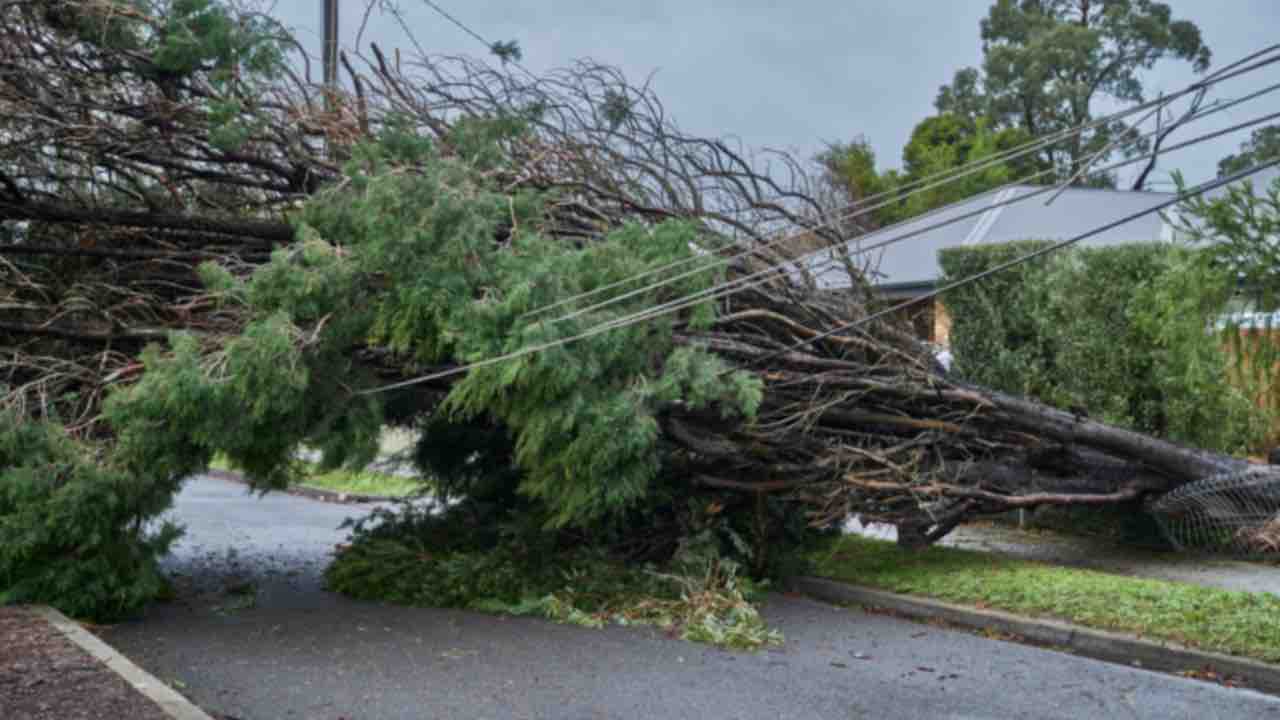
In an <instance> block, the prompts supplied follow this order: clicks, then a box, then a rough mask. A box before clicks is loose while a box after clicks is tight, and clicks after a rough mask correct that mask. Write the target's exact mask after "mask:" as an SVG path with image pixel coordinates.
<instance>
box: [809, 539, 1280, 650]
mask: <svg viewBox="0 0 1280 720" xmlns="http://www.w3.org/2000/svg"><path fill="white" fill-rule="evenodd" d="M813 560H814V563H815V565H816V571H817V572H816V574H818V575H820V576H822V577H827V578H831V579H833V580H843V581H845V582H850V583H856V584H858V585H862V586H865V587H872V588H879V589H881V590H888V591H891V592H897V593H903V594H908V595H923V596H926V597H931V598H936V599H939V600H945V601H948V602H953V603H957V604H963V605H973V606H976V607H980V608H989V609H993V610H1004V611H1006V612H1011V613H1017V614H1020V615H1031V616H1042V617H1052V618H1056V619H1059V620H1066V621H1068V622H1072V623H1076V624H1079V625H1083V626H1086V627H1092V628H1098V629H1102V630H1114V631H1119V632H1126V633H1131V634H1134V635H1139V636H1143V637H1147V638H1152V639H1161V640H1171V641H1174V642H1177V643H1180V644H1182V645H1186V646H1189V647H1196V648H1200V649H1203V650H1209V651H1213V652H1221V653H1227V654H1230V655H1239V656H1243V657H1249V658H1254V659H1256V660H1262V661H1264V662H1271V663H1280V598H1277V597H1275V596H1274V595H1270V594H1267V593H1248V592H1238V591H1232V590H1220V589H1217V588H1206V587H1201V586H1199V585H1188V584H1184V583H1175V582H1167V581H1163V580H1150V579H1145V578H1131V577H1125V576H1122V575H1110V574H1107V573H1101V572H1095V571H1092V570H1081V569H1076V568H1064V567H1058V566H1053V565H1045V564H1043V563H1037V562H1031V561H1027V560H1016V559H1012V558H1007V557H1002V556H998V555H991V554H988V553H982V552H975V551H971V550H959V549H956V548H944V547H931V548H928V549H927V550H924V551H915V552H912V551H906V550H902V549H901V548H899V547H897V545H895V544H894V543H891V542H886V541H883V540H872V539H869V538H859V537H844V538H841V539H840V540H838V541H837V542H836V543H835V544H834V546H833V547H832V548H831V549H830V550H826V551H823V552H821V553H819V554H817V555H815V556H814V558H813Z"/></svg>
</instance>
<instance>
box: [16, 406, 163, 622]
mask: <svg viewBox="0 0 1280 720" xmlns="http://www.w3.org/2000/svg"><path fill="white" fill-rule="evenodd" d="M176 489H177V481H176V480H175V478H174V477H173V476H171V475H167V474H165V473H164V472H163V471H155V472H146V473H137V472H133V471H132V468H129V467H127V466H124V467H122V466H121V464H119V463H118V462H116V461H115V458H113V457H103V456H101V455H100V454H99V453H95V452H93V451H92V449H91V448H89V447H87V446H84V445H82V444H79V443H77V442H75V441H73V440H72V439H71V438H69V437H67V435H66V434H65V432H64V431H63V430H62V428H60V427H58V426H56V425H54V424H53V423H23V422H19V421H17V420H16V419H14V418H13V417H12V416H10V415H0V604H7V603H32V602H38V603H48V604H50V605H53V606H55V607H58V608H59V609H61V610H62V611H64V612H66V613H68V614H70V615H74V616H76V617H87V618H92V619H94V620H100V621H101V620H112V619H117V618H120V617H123V616H126V615H128V614H130V613H132V612H134V611H136V610H138V609H139V608H140V607H141V606H142V605H143V604H145V603H146V602H148V601H149V600H152V599H154V598H156V597H157V596H159V595H160V594H161V593H162V592H163V591H164V590H165V583H164V580H163V579H162V577H161V576H160V573H159V570H158V568H157V565H156V558H157V557H158V556H159V555H161V554H163V553H164V552H166V551H167V549H168V547H169V545H170V544H171V543H172V542H173V541H174V540H175V539H176V538H177V536H178V531H177V529H176V528H174V527H173V526H172V525H169V524H164V525H162V526H160V527H159V528H155V529H148V528H147V527H146V522H147V521H148V520H150V519H151V518H154V517H155V516H156V515H158V514H159V513H160V512H162V511H163V510H165V509H166V508H167V507H168V504H169V501H170V497H171V495H172V493H173V492H174V491H175V490H176Z"/></svg>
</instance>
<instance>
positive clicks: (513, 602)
mask: <svg viewBox="0 0 1280 720" xmlns="http://www.w3.org/2000/svg"><path fill="white" fill-rule="evenodd" d="M492 530H493V526H492V525H480V524H476V523H475V522H473V521H472V518H471V515H470V514H469V513H467V512H465V511H462V512H460V511H459V510H458V509H457V508H451V509H449V510H448V511H446V512H444V513H443V514H432V513H431V512H430V511H428V510H427V509H424V508H423V507H421V506H416V507H415V506H414V505H412V504H408V503H406V504H404V505H402V506H401V508H400V509H399V510H398V511H395V512H393V511H381V512H377V513H375V515H373V516H372V517H370V518H366V519H365V520H362V521H359V522H357V523H355V524H354V534H353V539H352V543H351V544H350V546H348V547H346V548H345V549H344V550H343V551H342V552H341V553H340V554H339V556H338V557H337V559H336V560H335V561H334V563H333V564H332V565H331V566H330V567H329V569H328V570H327V572H326V581H327V583H328V585H329V587H330V588H332V589H334V590H336V591H339V592H343V593H346V594H349V595H352V596H354V597H358V598H364V599H371V600H384V601H391V602H397V603H404V604H410V605H422V606H429V607H456V608H467V609H472V610H481V611H485V612H500V613H510V614H516V615H537V616H540V617H546V618H549V619H552V620H555V621H558V622H566V623H572V624H577V625H584V626H587V627H602V626H604V625H606V624H611V623H616V624H621V625H632V624H649V625H657V626H659V627H661V628H663V629H665V630H667V631H670V632H672V633H674V634H677V635H678V636H680V637H683V638H685V639H688V640H693V641H696V642H706V643H710V644H714V645H720V646H724V647H732V648H739V649H755V648H759V647H761V646H764V645H768V644H776V643H779V642H781V640H782V637H781V635H780V634H779V633H778V632H777V631H775V630H770V629H768V628H767V627H766V626H765V624H764V621H763V619H762V618H761V617H760V614H759V612H758V611H757V610H756V608H755V607H754V606H753V605H752V604H751V600H752V598H753V597H754V596H755V595H756V594H757V593H758V592H759V587H758V586H756V585H755V584H753V583H752V582H751V581H749V580H746V579H744V578H741V577H739V574H738V570H739V569H738V566H737V564H736V563H734V562H733V561H732V560H726V559H722V558H721V557H720V556H719V555H718V550H717V548H718V544H717V543H716V542H715V539H714V538H713V537H712V536H711V535H710V534H708V533H702V534H699V535H695V536H693V537H691V538H688V539H686V541H685V542H684V543H683V544H682V545H681V547H680V549H679V550H678V551H677V552H676V554H675V557H674V559H673V560H672V562H671V563H670V570H671V571H670V572H666V573H660V572H657V571H656V569H655V568H653V567H651V566H644V567H637V566H635V565H633V564H632V565H629V564H625V563H623V562H620V561H618V560H615V559H612V558H610V557H609V556H608V555H607V554H605V553H604V552H603V551H602V550H601V549H600V548H599V547H598V546H597V547H593V546H588V545H584V544H582V543H569V542H564V541H562V540H557V539H556V538H555V536H554V535H551V534H547V533H528V532H510V531H506V532H500V533H497V534H495V533H493V532H492Z"/></svg>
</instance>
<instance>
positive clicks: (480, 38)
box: [422, 0, 538, 81]
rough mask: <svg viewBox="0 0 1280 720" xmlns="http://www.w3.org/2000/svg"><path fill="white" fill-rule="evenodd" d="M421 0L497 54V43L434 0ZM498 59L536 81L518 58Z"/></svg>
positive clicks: (500, 56) (502, 57)
mask: <svg viewBox="0 0 1280 720" xmlns="http://www.w3.org/2000/svg"><path fill="white" fill-rule="evenodd" d="M422 2H424V3H426V4H427V7H429V8H431V9H432V10H435V11H436V12H437V13H439V14H440V16H441V17H443V18H444V19H445V20H448V21H449V22H451V23H453V24H454V25H456V26H457V27H458V28H459V29H460V30H462V32H464V33H466V34H468V35H470V36H471V37H473V38H475V39H476V40H478V41H479V42H480V44H482V45H484V46H485V49H487V50H488V51H489V52H491V53H494V54H497V48H498V43H495V42H490V41H489V40H487V39H485V37H484V36H483V35H481V34H480V33H478V32H476V31H475V30H473V29H471V27H470V26H468V25H467V24H466V23H464V22H462V21H461V20H459V19H458V18H456V17H454V16H453V14H451V13H450V12H449V11H447V10H445V9H444V8H442V7H440V5H438V4H437V3H436V2H435V0H422ZM499 59H500V60H502V62H503V64H506V63H511V64H512V65H514V66H516V67H517V68H519V69H520V70H521V72H523V73H524V74H525V75H528V76H529V77H530V78H532V79H533V80H534V81H537V79H538V77H537V76H536V75H534V74H533V73H532V72H529V69H528V68H526V67H525V66H524V65H521V64H520V61H519V60H516V59H515V58H510V57H506V56H502V55H499Z"/></svg>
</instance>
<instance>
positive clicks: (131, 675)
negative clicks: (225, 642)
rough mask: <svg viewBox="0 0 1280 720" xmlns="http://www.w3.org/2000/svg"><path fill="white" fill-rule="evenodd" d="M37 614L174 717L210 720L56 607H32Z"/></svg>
mask: <svg viewBox="0 0 1280 720" xmlns="http://www.w3.org/2000/svg"><path fill="white" fill-rule="evenodd" d="M34 610H35V611H36V613H37V614H39V615H40V616H41V617H43V618H44V619H45V620H47V621H49V624H50V625H53V626H54V627H56V628H57V629H58V630H59V631H61V632H62V634H63V635H65V636H66V637H67V639H69V640H70V641H71V642H73V643H75V644H76V645H77V646H79V647H80V648H81V649H82V650H84V651H85V652H87V653H89V654H90V655H92V656H93V657H94V658H95V659H97V660H98V661H100V662H101V663H102V664H103V665H106V666H107V668H109V669H110V670H112V671H113V672H115V673H116V674H117V675H119V676H120V677H122V678H124V681H125V682H127V683H129V684H130V685H131V686H133V688H134V689H136V690H137V691H138V692H140V693H142V694H143V695H145V696H146V697H147V698H149V699H150V700H151V701H152V702H154V703H155V704H156V705H159V706H160V709H161V710H163V711H164V712H165V713H167V714H168V715H169V717H171V718H173V719H174V720H213V718H212V717H210V716H209V714H208V713H206V712H205V711H203V710H201V709H200V708H198V707H196V706H195V705H193V704H192V703H191V701H190V700H188V699H186V698H184V697H182V695H180V694H178V693H177V692H176V691H175V690H174V689H173V688H171V687H169V686H168V685H166V684H164V683H162V682H160V681H159V680H157V679H156V678H155V676H153V675H151V674H150V673H148V672H147V671H145V670H143V669H142V668H140V667H138V666H137V665H134V664H133V662H131V661H130V660H129V659H128V658H126V657H125V656H123V655H121V654H120V653H118V652H116V651H115V650H114V649H113V648H112V647H111V646H110V645H108V644H106V643H104V642H103V641H101V640H99V639H98V638H97V637H95V636H94V635H93V634H92V633H90V632H89V631H88V630H85V629H84V628H82V627H80V626H79V625H78V624H76V623H75V622H73V621H72V620H71V619H70V618H68V617H67V616H66V615H63V614H62V613H60V612H58V611H57V610H55V609H53V608H51V607H48V606H37V607H35V608H34Z"/></svg>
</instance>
